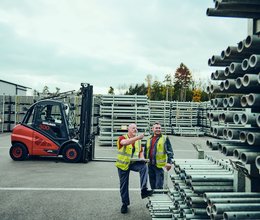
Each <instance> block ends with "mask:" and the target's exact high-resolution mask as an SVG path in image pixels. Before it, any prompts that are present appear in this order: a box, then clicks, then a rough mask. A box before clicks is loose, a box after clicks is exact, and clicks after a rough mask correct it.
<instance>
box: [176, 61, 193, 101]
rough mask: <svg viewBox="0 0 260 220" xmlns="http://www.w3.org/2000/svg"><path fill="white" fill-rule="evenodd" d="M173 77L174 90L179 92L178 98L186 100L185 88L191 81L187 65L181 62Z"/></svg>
mask: <svg viewBox="0 0 260 220" xmlns="http://www.w3.org/2000/svg"><path fill="white" fill-rule="evenodd" d="M174 79H175V84H174V88H175V92H176V91H178V93H179V97H178V100H179V101H186V93H187V89H188V88H189V86H190V85H191V83H192V75H191V72H190V70H189V69H188V67H187V66H186V65H184V64H183V63H181V64H180V67H178V68H177V70H176V72H175V77H174Z"/></svg>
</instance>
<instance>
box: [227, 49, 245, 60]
mask: <svg viewBox="0 0 260 220" xmlns="http://www.w3.org/2000/svg"><path fill="white" fill-rule="evenodd" d="M248 56H249V55H247V54H243V53H238V50H237V47H235V46H228V47H227V49H226V50H225V57H227V58H239V59H240V60H241V62H242V60H243V59H245V57H248Z"/></svg>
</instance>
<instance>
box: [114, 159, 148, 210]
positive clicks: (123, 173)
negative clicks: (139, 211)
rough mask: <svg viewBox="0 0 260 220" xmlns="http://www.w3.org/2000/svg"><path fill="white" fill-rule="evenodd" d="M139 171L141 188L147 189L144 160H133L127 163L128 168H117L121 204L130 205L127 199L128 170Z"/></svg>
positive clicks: (146, 171) (146, 173)
mask: <svg viewBox="0 0 260 220" xmlns="http://www.w3.org/2000/svg"><path fill="white" fill-rule="evenodd" d="M131 170H132V171H134V172H139V174H140V187H141V190H142V191H143V190H147V181H148V169H147V165H146V163H145V162H134V163H131V164H130V165H129V168H128V170H121V169H119V168H118V176H119V180H120V194H121V199H122V204H125V205H130V199H129V174H130V171H131Z"/></svg>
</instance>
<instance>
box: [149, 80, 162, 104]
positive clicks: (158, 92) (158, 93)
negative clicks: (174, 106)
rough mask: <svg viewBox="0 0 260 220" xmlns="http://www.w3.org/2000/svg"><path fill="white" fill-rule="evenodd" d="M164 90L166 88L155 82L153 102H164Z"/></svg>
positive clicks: (152, 93) (152, 94) (153, 85)
mask: <svg viewBox="0 0 260 220" xmlns="http://www.w3.org/2000/svg"><path fill="white" fill-rule="evenodd" d="M163 89H164V86H163V84H162V83H161V82H159V81H157V80H156V81H154V82H153V84H152V88H151V100H157V101H160V100H164V96H163Z"/></svg>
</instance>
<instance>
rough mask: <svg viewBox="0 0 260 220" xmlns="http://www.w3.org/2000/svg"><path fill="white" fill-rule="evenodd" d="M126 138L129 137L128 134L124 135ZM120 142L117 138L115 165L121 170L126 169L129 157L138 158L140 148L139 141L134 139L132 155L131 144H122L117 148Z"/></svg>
mask: <svg viewBox="0 0 260 220" xmlns="http://www.w3.org/2000/svg"><path fill="white" fill-rule="evenodd" d="M124 137H125V138H126V139H129V137H128V135H127V134H126V135H124ZM119 146H120V143H119V139H118V140H117V149H118V153H117V160H116V167H118V168H120V169H121V170H127V169H128V167H129V165H130V159H131V157H132V158H139V154H140V152H141V150H142V148H141V141H140V140H138V141H135V152H134V154H133V156H132V152H133V146H132V144H129V145H127V146H122V147H121V148H120V149H119Z"/></svg>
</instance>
